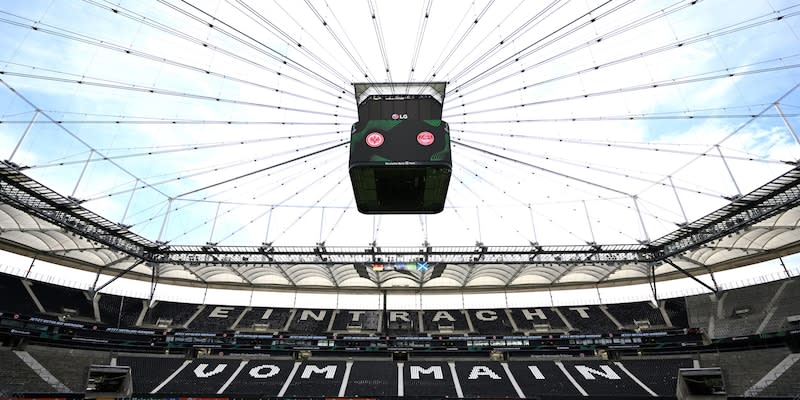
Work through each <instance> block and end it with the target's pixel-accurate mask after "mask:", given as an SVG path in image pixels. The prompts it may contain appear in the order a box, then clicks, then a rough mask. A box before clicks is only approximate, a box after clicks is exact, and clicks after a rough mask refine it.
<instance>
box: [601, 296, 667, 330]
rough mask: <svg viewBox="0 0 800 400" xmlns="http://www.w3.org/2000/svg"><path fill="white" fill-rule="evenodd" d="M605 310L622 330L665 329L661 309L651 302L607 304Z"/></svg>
mask: <svg viewBox="0 0 800 400" xmlns="http://www.w3.org/2000/svg"><path fill="white" fill-rule="evenodd" d="M606 309H607V311H608V313H609V314H611V316H613V317H614V319H615V320H616V321H617V322H619V323H620V325H622V328H623V329H650V328H651V327H652V328H665V327H667V323H666V322H665V321H664V316H663V315H661V309H660V308H659V307H658V306H656V305H655V304H653V303H651V302H638V303H625V304H609V305H607V306H606Z"/></svg>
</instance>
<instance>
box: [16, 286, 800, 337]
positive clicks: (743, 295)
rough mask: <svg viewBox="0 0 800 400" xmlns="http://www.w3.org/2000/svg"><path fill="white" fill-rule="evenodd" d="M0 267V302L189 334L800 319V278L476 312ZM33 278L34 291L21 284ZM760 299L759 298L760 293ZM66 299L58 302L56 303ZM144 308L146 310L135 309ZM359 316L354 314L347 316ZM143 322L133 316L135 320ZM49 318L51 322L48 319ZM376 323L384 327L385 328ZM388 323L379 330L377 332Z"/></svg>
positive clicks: (720, 324)
mask: <svg viewBox="0 0 800 400" xmlns="http://www.w3.org/2000/svg"><path fill="white" fill-rule="evenodd" d="M25 282H27V281H26V280H24V279H22V278H19V277H14V276H9V275H0V285H2V286H0V287H1V288H3V289H4V292H3V293H6V294H8V295H7V296H2V298H0V310H2V311H6V312H9V311H11V312H14V310H23V312H20V314H23V315H28V316H37V315H39V314H41V313H40V312H39V307H38V306H37V301H38V302H41V304H42V306H43V308H44V309H46V310H48V312H47V313H45V316H50V317H54V316H55V317H58V319H60V320H68V319H73V320H75V321H78V322H83V323H87V322H88V323H90V324H97V323H98V322H99V323H100V324H98V325H99V326H110V327H117V328H147V329H149V328H162V329H187V330H189V331H195V332H211V333H221V332H224V331H227V330H236V331H240V332H268V333H289V334H296V335H328V334H331V333H334V332H335V333H350V334H375V333H382V334H385V335H387V336H419V335H423V336H425V335H431V334H435V335H441V334H448V333H453V334H478V335H489V336H494V335H510V334H517V335H519V334H530V335H540V334H561V333H567V332H569V333H579V334H607V333H615V332H618V331H620V330H622V331H633V330H640V331H647V330H664V329H680V328H702V330H703V331H704V332H706V333H707V334H708V337H709V338H710V339H724V338H728V337H738V336H743V335H752V334H762V333H765V334H768V333H777V332H783V331H787V330H790V329H797V328H798V327H800V280H797V279H795V280H783V281H778V282H771V283H766V284H762V285H757V286H750V287H745V288H741V289H732V290H729V291H727V292H726V293H723V294H721V295H720V296H714V295H709V294H702V295H697V296H690V297H686V298H678V299H668V300H662V301H661V302H660V308H656V307H654V306H653V304H652V303H650V302H635V303H623V304H609V305H599V306H597V305H587V306H575V307H541V308H514V309H485V310H481V309H473V310H451V309H450V310H448V309H445V310H424V311H423V310H389V311H386V312H383V311H379V310H330V309H318V310H310V309H287V308H270V307H242V306H225V305H198V304H188V303H175V302H166V301H157V302H155V303H154V305H153V306H152V307H151V308H146V300H142V299H135V298H124V297H120V296H115V295H111V294H99V295H98V296H97V297H96V301H97V304H96V306H97V319H95V309H94V306H93V304H92V303H91V301H90V300H89V297H88V296H87V294H86V293H85V292H84V291H81V290H77V289H71V288H65V287H60V286H56V285H51V284H46V283H42V282H33V283H25ZM26 285H30V287H31V290H32V293H35V295H34V296H31V295H30V294H29V293H31V292H29V291H28V289H27V287H26ZM759 299H760V300H759ZM61 300H63V302H62V301H61ZM143 310H144V316H143V315H142V312H143ZM356 317H357V319H358V320H357V321H355V320H354V318H356ZM140 319H141V320H142V321H141V323H139V320H140ZM45 323H49V322H45ZM382 324H383V325H384V326H382ZM384 330H385V332H384Z"/></svg>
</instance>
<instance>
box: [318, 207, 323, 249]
mask: <svg viewBox="0 0 800 400" xmlns="http://www.w3.org/2000/svg"><path fill="white" fill-rule="evenodd" d="M323 228H325V207H322V212H321V215H320V217H319V240H318V241H317V243H322V229H323Z"/></svg>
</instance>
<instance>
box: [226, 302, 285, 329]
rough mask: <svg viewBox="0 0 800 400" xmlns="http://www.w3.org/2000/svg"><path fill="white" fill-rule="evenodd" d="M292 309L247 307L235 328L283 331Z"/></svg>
mask: <svg viewBox="0 0 800 400" xmlns="http://www.w3.org/2000/svg"><path fill="white" fill-rule="evenodd" d="M291 317H292V310H291V309H288V308H271V307H253V308H249V309H245V311H244V315H243V316H242V319H241V320H239V323H238V324H236V327H235V329H237V330H240V331H245V332H281V331H284V330H285V328H286V324H287V323H288V322H289V318H291Z"/></svg>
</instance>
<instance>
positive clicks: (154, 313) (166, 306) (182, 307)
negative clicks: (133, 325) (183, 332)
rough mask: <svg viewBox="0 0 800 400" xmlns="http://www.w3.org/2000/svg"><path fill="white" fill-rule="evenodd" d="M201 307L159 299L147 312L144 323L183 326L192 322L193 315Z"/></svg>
mask: <svg viewBox="0 0 800 400" xmlns="http://www.w3.org/2000/svg"><path fill="white" fill-rule="evenodd" d="M201 307H202V306H198V305H197V304H187V303H173V302H169V301H157V302H156V303H155V305H153V306H152V307H150V308H149V309H148V310H147V312H146V313H145V316H144V321H143V325H145V326H155V327H160V328H167V327H169V328H182V327H185V326H186V324H188V323H190V322H192V319H193V317H194V316H195V314H197V311H198V309H199V308H201Z"/></svg>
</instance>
